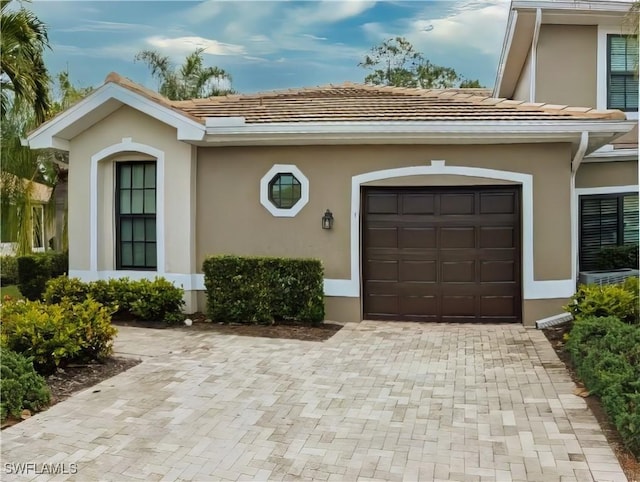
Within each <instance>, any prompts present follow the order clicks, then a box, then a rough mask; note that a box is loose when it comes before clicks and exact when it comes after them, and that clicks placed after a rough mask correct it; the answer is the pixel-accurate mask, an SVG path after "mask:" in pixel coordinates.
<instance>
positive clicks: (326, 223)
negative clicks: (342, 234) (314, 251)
mask: <svg viewBox="0 0 640 482" xmlns="http://www.w3.org/2000/svg"><path fill="white" fill-rule="evenodd" d="M332 227H333V214H332V213H331V211H329V210H328V209H327V210H326V211H325V213H324V216H322V229H331V228H332Z"/></svg>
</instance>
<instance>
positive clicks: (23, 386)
mask: <svg viewBox="0 0 640 482" xmlns="http://www.w3.org/2000/svg"><path fill="white" fill-rule="evenodd" d="M50 401H51V392H50V391H49V387H47V384H46V383H45V380H44V378H42V377H41V376H40V375H38V374H37V373H36V371H35V370H34V368H33V363H32V362H31V360H30V359H29V358H26V357H25V356H23V355H20V354H18V353H16V352H14V351H11V350H8V349H6V348H5V349H2V348H0V418H1V419H2V420H3V421H4V420H5V419H6V418H7V417H8V416H9V415H12V416H14V417H19V416H20V414H21V413H22V410H24V409H25V408H26V409H28V410H30V411H31V412H37V411H38V410H42V409H43V408H45V407H46V406H47V405H48V404H49V402H50Z"/></svg>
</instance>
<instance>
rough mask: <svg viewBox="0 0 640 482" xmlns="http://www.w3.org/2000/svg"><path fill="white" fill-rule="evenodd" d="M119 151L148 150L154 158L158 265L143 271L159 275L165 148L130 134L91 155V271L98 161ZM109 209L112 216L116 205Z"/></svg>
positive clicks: (95, 264)
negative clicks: (148, 143) (149, 143)
mask: <svg viewBox="0 0 640 482" xmlns="http://www.w3.org/2000/svg"><path fill="white" fill-rule="evenodd" d="M120 152H140V153H142V154H148V155H150V156H152V157H154V158H155V159H156V238H157V240H156V242H157V244H156V249H157V262H158V267H157V271H153V272H149V271H146V273H148V274H150V273H155V274H158V275H162V274H164V272H165V226H164V193H165V189H166V186H165V182H164V151H161V150H159V149H156V148H155V147H152V146H148V145H146V144H140V143H138V142H133V141H132V139H131V137H124V138H123V139H122V142H120V143H118V144H113V145H111V146H109V147H105V148H104V149H102V150H101V151H99V152H96V153H95V154H94V155H93V156H91V178H90V192H91V198H90V208H89V229H90V236H89V268H90V272H94V273H98V164H99V163H100V162H101V161H104V160H105V159H108V158H110V157H111V156H113V155H115V154H118V153H120ZM114 187H115V185H114ZM112 213H114V217H115V205H114V206H112ZM114 242H115V240H114ZM119 272H121V271H119ZM121 276H122V275H121Z"/></svg>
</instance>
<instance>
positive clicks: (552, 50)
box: [535, 24, 598, 107]
mask: <svg viewBox="0 0 640 482" xmlns="http://www.w3.org/2000/svg"><path fill="white" fill-rule="evenodd" d="M597 51H598V28H597V26H595V25H550V24H543V25H541V26H540V37H539V40H538V52H537V57H538V58H537V65H536V98H535V102H547V103H553V104H563V105H571V106H578V107H596V103H597Z"/></svg>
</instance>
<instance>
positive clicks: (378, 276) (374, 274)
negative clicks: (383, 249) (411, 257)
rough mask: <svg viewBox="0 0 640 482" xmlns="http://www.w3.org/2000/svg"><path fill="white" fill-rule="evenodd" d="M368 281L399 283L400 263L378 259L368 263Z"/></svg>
mask: <svg viewBox="0 0 640 482" xmlns="http://www.w3.org/2000/svg"><path fill="white" fill-rule="evenodd" d="M367 279H369V280H370V281H397V280H398V261H396V260H393V261H385V260H377V259H371V260H369V261H367Z"/></svg>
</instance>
